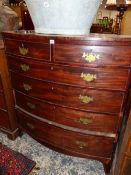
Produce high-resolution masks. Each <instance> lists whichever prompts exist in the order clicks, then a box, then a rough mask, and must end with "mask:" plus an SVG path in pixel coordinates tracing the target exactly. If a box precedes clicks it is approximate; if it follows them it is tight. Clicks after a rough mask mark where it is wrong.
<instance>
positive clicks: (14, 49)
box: [5, 39, 50, 61]
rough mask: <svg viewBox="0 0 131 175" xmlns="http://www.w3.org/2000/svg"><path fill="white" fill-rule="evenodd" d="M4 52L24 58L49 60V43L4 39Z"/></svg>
mask: <svg viewBox="0 0 131 175" xmlns="http://www.w3.org/2000/svg"><path fill="white" fill-rule="evenodd" d="M5 46H6V52H7V53H9V54H11V55H12V54H13V55H19V56H22V57H26V58H28V59H29V58H30V57H31V58H33V59H38V60H41V61H42V60H43V61H49V60H50V45H49V44H48V43H45V44H44V43H33V42H25V41H22V40H9V39H5Z"/></svg>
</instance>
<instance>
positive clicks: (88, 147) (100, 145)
mask: <svg viewBox="0 0 131 175" xmlns="http://www.w3.org/2000/svg"><path fill="white" fill-rule="evenodd" d="M17 117H18V122H19V125H20V127H21V128H22V129H23V130H26V131H27V132H28V133H29V134H31V135H32V136H33V137H35V138H37V139H38V140H41V141H43V142H47V143H50V144H51V145H53V144H54V146H55V145H57V146H59V147H61V148H62V149H65V150H68V151H71V152H74V153H79V154H81V155H87V156H89V155H91V156H96V157H97V156H98V157H99V156H100V157H106V158H109V157H111V156H112V153H113V149H114V140H113V139H112V138H108V137H100V136H93V135H86V134H81V133H77V132H73V131H69V130H65V129H63V128H58V127H55V126H53V125H49V124H47V123H44V122H41V121H38V120H36V119H33V118H29V117H27V116H25V115H24V114H22V113H21V112H18V111H17Z"/></svg>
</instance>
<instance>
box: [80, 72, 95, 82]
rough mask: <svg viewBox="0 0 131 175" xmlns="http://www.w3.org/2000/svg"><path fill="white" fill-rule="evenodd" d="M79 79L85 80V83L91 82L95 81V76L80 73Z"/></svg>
mask: <svg viewBox="0 0 131 175" xmlns="http://www.w3.org/2000/svg"><path fill="white" fill-rule="evenodd" d="M81 78H82V79H83V80H85V81H86V82H91V81H94V80H96V74H90V73H87V74H85V73H81Z"/></svg>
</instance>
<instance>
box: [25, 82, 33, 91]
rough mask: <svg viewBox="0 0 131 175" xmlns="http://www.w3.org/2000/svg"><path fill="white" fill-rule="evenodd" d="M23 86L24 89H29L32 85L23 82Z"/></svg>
mask: <svg viewBox="0 0 131 175" xmlns="http://www.w3.org/2000/svg"><path fill="white" fill-rule="evenodd" d="M23 88H24V90H26V91H30V90H31V89H32V87H31V86H30V85H29V84H26V83H23Z"/></svg>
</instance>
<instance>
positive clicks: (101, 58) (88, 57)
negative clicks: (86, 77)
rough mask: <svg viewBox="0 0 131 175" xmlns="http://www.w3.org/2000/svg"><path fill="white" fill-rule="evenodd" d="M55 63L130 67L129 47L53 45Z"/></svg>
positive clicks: (130, 51) (130, 52) (130, 53)
mask: <svg viewBox="0 0 131 175" xmlns="http://www.w3.org/2000/svg"><path fill="white" fill-rule="evenodd" d="M53 56H54V57H53V58H54V61H55V62H62V63H78V64H89V65H93V66H109V65H114V66H118V65H120V66H131V48H130V47H124V46H122V47H119V46H117V47H115V46H113V47H111V46H86V45H67V44H65V45H64V44H63V45H62V44H55V45H54V52H53Z"/></svg>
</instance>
